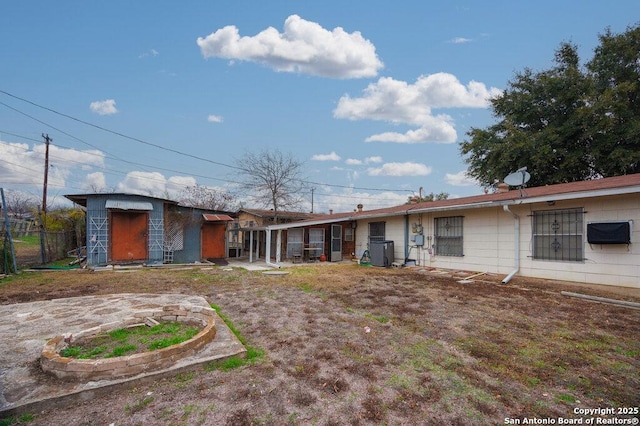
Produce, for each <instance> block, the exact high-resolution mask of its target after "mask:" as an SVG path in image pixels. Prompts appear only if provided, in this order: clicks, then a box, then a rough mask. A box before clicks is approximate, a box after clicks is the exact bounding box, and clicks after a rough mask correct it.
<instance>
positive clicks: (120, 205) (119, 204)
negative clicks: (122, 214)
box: [105, 200, 153, 210]
mask: <svg viewBox="0 0 640 426" xmlns="http://www.w3.org/2000/svg"><path fill="white" fill-rule="evenodd" d="M105 208H107V209H117V210H153V204H151V203H150V202H148V201H122V200H107V203H106V204H105Z"/></svg>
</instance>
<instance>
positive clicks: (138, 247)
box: [111, 211, 149, 261]
mask: <svg viewBox="0 0 640 426" xmlns="http://www.w3.org/2000/svg"><path fill="white" fill-rule="evenodd" d="M148 217H149V214H148V213H145V212H129V211H128V212H121V211H112V212H111V260H114V261H123V260H124V261H129V260H146V259H147V258H148V236H149V220H148Z"/></svg>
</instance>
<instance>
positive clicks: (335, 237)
mask: <svg viewBox="0 0 640 426" xmlns="http://www.w3.org/2000/svg"><path fill="white" fill-rule="evenodd" d="M331 261H332V262H340V261H342V225H331Z"/></svg>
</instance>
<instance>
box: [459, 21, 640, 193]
mask: <svg viewBox="0 0 640 426" xmlns="http://www.w3.org/2000/svg"><path fill="white" fill-rule="evenodd" d="M638 31H639V29H638V27H636V28H635V29H629V30H628V31H627V33H625V34H623V35H621V36H614V35H612V34H611V33H610V32H607V33H606V34H604V35H602V36H601V37H600V42H601V44H600V46H599V47H598V48H597V49H596V54H595V56H594V59H593V60H592V61H591V62H589V64H588V66H587V68H582V67H581V66H580V60H579V57H578V51H577V47H576V46H575V45H572V44H570V43H562V44H561V45H560V48H559V49H558V50H557V51H556V52H555V61H554V62H555V64H554V67H552V68H551V69H549V70H545V71H541V72H533V71H532V70H530V69H525V70H524V71H523V72H520V73H516V75H515V77H514V78H513V79H512V80H511V81H509V83H508V86H507V89H506V90H505V91H504V92H503V94H502V95H501V96H498V97H496V98H494V99H492V100H491V107H492V109H493V113H494V116H495V117H496V118H497V119H498V122H497V123H496V124H494V125H491V126H489V127H488V128H486V129H479V128H472V129H471V130H470V131H469V132H468V133H467V136H468V137H469V138H470V139H469V140H466V141H463V142H462V143H461V145H460V152H461V154H462V155H463V157H464V158H465V161H466V162H467V164H468V165H469V169H468V174H469V175H470V176H472V177H474V178H476V179H477V180H478V181H479V182H480V183H481V184H482V185H484V186H486V187H489V186H492V185H493V184H494V183H495V182H496V181H500V180H502V179H503V178H504V177H505V176H506V175H507V174H509V173H511V172H513V171H515V170H516V169H519V168H520V167H524V166H527V167H528V170H529V172H530V173H531V181H530V182H529V185H531V186H538V185H546V184H553V183H562V182H571V181H578V180H585V179H590V178H596V177H599V176H612V175H619V174H624V173H635V172H638V171H639V170H638V156H639V155H640V139H638V137H637V136H638V126H639V125H640V115H639V114H638V108H639V106H638V103H639V98H638V81H639V80H638V78H639V77H640V67H639V66H638V64H639V63H640V62H639V60H640V58H639V53H638V52H640V44H639V37H638V34H637V33H638ZM621 64H625V65H621ZM634 65H635V67H634ZM631 94H633V96H631ZM634 96H635V97H634ZM634 102H635V103H634ZM614 129H615V130H614Z"/></svg>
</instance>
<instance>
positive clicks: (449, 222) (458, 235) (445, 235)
mask: <svg viewBox="0 0 640 426" xmlns="http://www.w3.org/2000/svg"><path fill="white" fill-rule="evenodd" d="M462 219H463V217H462V216H452V217H438V218H436V219H435V223H434V228H435V254H436V255H438V256H463V253H462Z"/></svg>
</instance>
